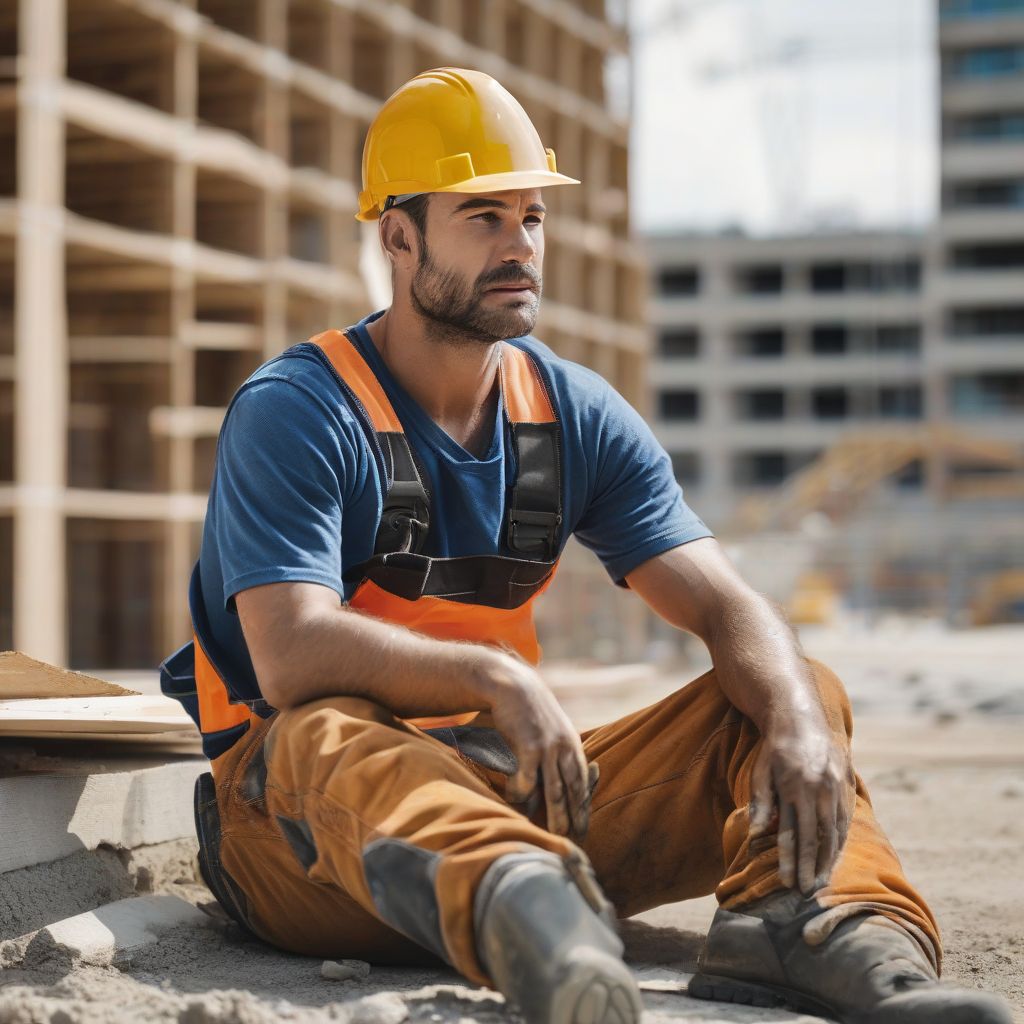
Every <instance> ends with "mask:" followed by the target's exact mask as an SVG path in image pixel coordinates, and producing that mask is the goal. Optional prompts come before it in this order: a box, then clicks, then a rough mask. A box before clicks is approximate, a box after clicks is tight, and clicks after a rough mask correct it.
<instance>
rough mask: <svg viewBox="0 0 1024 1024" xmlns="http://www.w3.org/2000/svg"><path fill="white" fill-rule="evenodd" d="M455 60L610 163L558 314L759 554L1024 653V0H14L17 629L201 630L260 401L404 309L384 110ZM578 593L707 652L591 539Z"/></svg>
mask: <svg viewBox="0 0 1024 1024" xmlns="http://www.w3.org/2000/svg"><path fill="white" fill-rule="evenodd" d="M445 64H451V65H459V66H464V67H474V68H479V69H480V70H483V71H486V72H488V73H490V74H492V75H494V76H495V77H496V78H498V79H499V80H500V81H501V82H502V83H503V84H504V85H505V86H506V87H507V88H508V89H510V90H511V92H512V93H513V94H514V95H516V97H517V98H518V99H519V100H520V102H522V104H523V105H524V107H525V108H526V109H527V111H528V112H529V114H530V116H531V117H532V119H533V121H534V124H535V125H536V126H537V128H538V130H539V132H540V134H541V136H542V138H543V139H544V141H545V144H546V145H549V146H552V147H553V148H554V149H555V151H556V152H557V154H558V162H559V168H560V169H562V170H564V171H565V172H566V173H569V174H572V175H574V176H577V177H579V178H581V179H582V180H583V186H582V187H580V188H567V189H553V190H551V192H550V193H549V194H548V195H547V196H546V197H545V201H546V202H547V203H548V205H549V207H550V208H551V214H550V216H549V218H548V220H547V225H546V235H547V246H548V248H547V257H546V263H545V298H544V302H543V304H542V319H541V322H540V324H539V325H538V329H537V332H536V333H537V334H538V336H539V337H541V338H542V339H543V340H545V341H546V342H548V343H549V344H550V345H551V346H552V347H553V348H554V349H555V350H556V351H557V352H559V353H560V354H562V355H564V356H566V357H568V358H571V359H574V360H577V361H579V362H582V363H584V364H586V365H588V366H590V367H592V368H593V369H595V370H597V371H598V372H600V373H602V374H603V375H604V376H606V377H607V378H608V379H609V380H610V381H611V382H612V383H613V384H615V386H616V387H618V388H619V390H620V391H622V392H623V393H624V394H625V395H626V396H627V397H628V398H629V400H630V401H631V402H633V403H634V405H636V406H637V407H638V408H640V409H641V410H642V411H643V412H644V413H645V415H647V417H648V419H649V420H650V422H651V423H652V424H653V426H654V428H655V430H656V432H657V433H658V435H659V437H660V438H661V440H662V442H663V444H664V445H665V447H666V449H667V450H668V452H669V453H670V455H671V456H672V460H673V464H674V466H675V470H676V474H677V477H678V479H679V481H680V483H681V484H682V486H683V488H684V492H685V495H686V498H687V500H688V502H689V503H690V504H691V505H692V506H693V507H694V508H695V509H696V510H697V511H698V513H699V514H700V515H701V516H702V517H703V518H704V519H705V521H706V522H707V523H708V524H709V526H711V528H712V529H713V530H714V531H715V533H716V535H717V536H718V537H719V538H720V539H721V540H722V542H723V543H725V544H726V545H727V548H728V550H729V551H730V553H731V554H732V555H733V557H734V558H735V559H736V561H737V562H738V563H739V565H740V568H741V570H742V571H743V573H744V574H745V575H746V576H747V578H748V579H749V580H750V581H751V582H752V583H753V584H754V586H756V587H757V588H758V589H760V590H762V591H764V592H765V593H768V594H770V595H771V596H772V597H773V598H774V599H775V600H777V601H779V602H780V603H781V604H782V605H783V606H785V607H786V609H787V610H788V613H789V614H790V617H791V618H792V619H793V621H794V622H796V623H798V624H800V625H801V627H802V629H803V628H806V629H807V630H809V631H810V633H809V634H808V635H813V636H815V637H816V638H817V639H816V642H817V643H818V645H819V646H818V648H817V649H819V650H827V649H828V645H829V643H836V644H838V643H840V642H842V643H845V644H847V646H849V645H851V644H853V645H858V644H862V643H864V642H866V641H865V640H864V638H865V637H868V636H871V637H881V638H882V640H881V641H879V642H881V643H883V644H888V645H889V649H890V650H891V649H892V647H893V641H892V637H893V636H894V635H896V634H898V635H901V636H913V637H914V638H915V639H914V641H913V642H909V641H908V642H907V643H905V644H904V646H903V647H902V648H901V650H899V651H897V652H896V654H898V655H901V656H905V657H906V658H908V659H910V660H913V658H914V657H915V656H919V655H920V654H921V652H926V651H929V650H931V651H934V650H935V649H936V647H935V645H936V644H946V645H947V646H946V647H944V648H942V649H943V650H947V649H948V650H954V649H956V650H960V651H961V652H962V654H963V656H964V657H967V654H966V653H965V652H968V651H974V650H975V649H976V646H977V644H978V643H983V644H984V646H985V649H986V650H987V651H989V652H990V653H997V652H999V651H1005V652H1007V653H1008V652H1010V651H1011V650H1012V648H1013V645H1016V648H1017V649H1018V650H1019V644H1020V640H1021V638H1024V627H1022V626H1016V627H1014V626H1013V625H1012V624H1013V623H1018V624H1019V623H1024V0H900V2H899V3H892V2H891V0H862V2H860V3H858V4H856V5H852V4H849V3H846V2H845V0H675V2H673V0H632V2H628V3H627V2H626V0H620V2H612V0H392V2H387V0H0V649H4V648H10V647H13V648H16V649H19V650H22V651H24V652H26V653H28V654H30V655H32V656H34V657H38V658H42V659H44V660H47V661H50V662H53V663H55V664H59V665H69V666H72V667H81V668H91V669H94V670H101V669H102V670H110V669H113V670H116V669H123V670H130V669H151V668H153V667H154V666H155V665H156V664H157V663H158V662H159V661H160V659H161V658H162V657H163V656H164V655H166V654H167V653H169V652H170V651H171V650H172V649H173V648H174V647H176V646H178V645H179V644H181V643H182V642H184V641H185V640H186V639H188V637H189V635H190V629H189V623H188V610H187V606H186V594H185V591H186V584H187V580H188V575H189V572H190V570H191V567H192V564H193V562H194V560H195V557H196V555H197V552H198V545H199V538H200V536H201V530H202V521H203V515H204V510H205V503H206V494H207V490H208V487H209V484H210V476H211V472H212V467H213V460H214V452H215V446H216V439H217V433H218V430H219V427H220V423H221V419H222V417H223V413H224V410H225V408H226V406H227V404H228V402H229V401H230V399H231V396H232V394H233V393H234V390H235V388H236V387H237V386H238V385H239V384H240V383H241V382H242V381H243V380H244V379H245V377H246V376H248V374H250V373H251V372H252V371H253V370H254V369H255V368H256V367H257V366H258V365H259V364H260V363H261V362H263V361H264V360H265V359H267V358H269V357H270V356H272V355H274V354H276V353H277V352H279V351H281V350H282V349H284V348H286V347H287V346H288V345H290V344H293V343H295V342H297V341H301V340H304V339H305V338H307V337H308V336H309V335H311V334H313V333H315V332H317V331H319V330H322V329H324V328H326V327H328V326H336V327H344V326H347V325H348V324H350V323H352V322H354V321H355V320H357V319H359V318H360V317H362V316H363V315H365V314H366V313H367V312H369V311H370V310H371V309H374V308H380V306H382V305H385V304H386V303H387V301H388V297H387V294H386V279H385V278H384V277H383V275H382V274H381V272H380V259H379V253H378V251H377V242H376V234H375V229H374V228H373V227H372V226H371V227H370V228H369V229H367V228H366V227H361V226H360V225H358V224H357V223H356V221H355V220H354V219H353V214H354V212H355V209H356V193H357V190H358V188H359V177H360V157H361V149H362V140H363V137H364V135H365V132H366V129H367V127H368V125H369V123H370V121H371V120H372V118H373V116H374V113H375V111H376V109H377V108H378V106H379V105H380V103H381V102H382V101H383V100H384V99H385V98H386V97H387V96H388V95H389V94H390V92H391V91H392V90H393V89H394V88H396V87H397V86H398V85H400V84H401V83H402V82H404V81H406V80H407V79H408V78H410V77H411V76H412V75H414V74H415V73H417V72H419V71H421V70H425V69H427V68H430V67H436V66H439V65H445ZM541 620H542V621H541V628H542V633H543V639H544V643H545V649H546V651H547V654H548V656H549V657H552V658H554V659H558V660H563V661H564V660H566V659H576V660H582V661H583V662H584V663H587V664H590V665H593V664H594V663H595V662H596V663H601V664H608V665H614V664H621V663H624V662H626V663H644V664H648V665H651V664H672V663H674V662H675V661H678V660H680V659H685V658H687V657H691V660H692V650H691V649H688V647H687V638H685V637H682V636H680V635H679V634H676V633H673V632H672V631H671V630H669V629H668V628H666V627H663V626H661V625H659V624H658V623H657V622H655V621H654V620H653V619H652V617H651V616H649V615H648V614H646V612H645V610H644V609H643V607H641V605H640V602H639V601H636V600H634V599H630V597H629V595H628V594H625V593H623V592H621V591H619V590H617V589H616V588H614V587H612V586H611V585H610V584H609V581H608V579H607V577H606V575H605V573H604V571H603V570H602V569H601V567H600V566H599V565H598V564H597V563H596V561H595V560H594V559H593V558H592V557H591V556H589V555H587V554H586V553H584V552H583V551H582V550H580V549H579V548H578V547H576V546H574V545H570V549H569V550H568V552H567V555H566V558H565V560H564V563H563V567H562V569H561V571H560V573H559V579H558V580H557V582H556V586H555V587H554V588H552V591H551V592H550V594H549V595H548V596H547V597H546V599H545V602H544V604H543V608H542V613H541ZM997 627H998V628H997ZM894 630H895V631H896V634H894ZM907 630H909V631H910V632H909V633H907V632H906V631H907ZM815 631H816V632H815ZM900 631H902V632H900ZM972 637H973V638H974V639H971V638H972ZM958 644H959V645H960V646H959V647H958V646H957V645H958ZM964 644H966V645H967V646H963V645H964ZM950 645H952V646H950ZM993 645H994V646H993ZM691 647H692V644H691ZM914 652H917V655H915V654H914ZM954 660H955V659H954ZM908 665H909V661H908ZM907 671H912V670H911V669H910V668H908V670H907ZM954 682H955V681H954ZM951 685H953V683H951ZM911 690H912V687H911ZM909 692H910V691H908V693H909ZM908 699H911V698H910V697H909V696H908ZM913 699H918V698H916V697H915V698H913ZM964 699H965V700H966V699H968V697H965V698H964Z"/></svg>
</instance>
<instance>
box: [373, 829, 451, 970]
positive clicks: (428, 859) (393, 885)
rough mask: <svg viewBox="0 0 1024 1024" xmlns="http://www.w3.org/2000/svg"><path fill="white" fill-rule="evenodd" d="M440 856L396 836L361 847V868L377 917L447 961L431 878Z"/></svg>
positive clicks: (432, 878)
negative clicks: (362, 848)
mask: <svg viewBox="0 0 1024 1024" xmlns="http://www.w3.org/2000/svg"><path fill="white" fill-rule="evenodd" d="M440 861H441V858H440V856H439V855H438V854H436V853H431V852H430V850H423V849H420V847H418V846H413V845H412V844H411V843H406V842H403V841H402V840H400V839H387V838H385V839H375V840H374V841H373V842H372V843H370V844H369V845H368V846H367V847H366V848H365V849H364V850H363V870H364V872H365V873H366V882H367V885H368V886H369V888H370V895H371V896H372V897H373V903H374V906H375V907H376V908H377V913H378V914H379V915H380V918H381V920H382V921H383V922H384V923H385V924H387V925H390V926H391V927H392V928H394V929H395V931H398V932H401V933H402V934H403V935H405V936H407V937H408V938H410V939H412V940H413V942H417V943H419V945H421V946H423V947H424V948H425V949H429V950H430V951H431V952H432V953H436V954H437V955H438V956H439V957H441V959H442V960H445V961H447V962H449V963H450V962H451V960H450V958H449V956H448V952H447V950H446V949H445V945H444V940H443V938H442V937H441V915H440V911H439V909H438V905H437V891H436V889H435V880H436V878H437V867H438V864H439V863H440Z"/></svg>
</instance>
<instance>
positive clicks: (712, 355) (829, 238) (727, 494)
mask: <svg viewBox="0 0 1024 1024" xmlns="http://www.w3.org/2000/svg"><path fill="white" fill-rule="evenodd" d="M937 9H938V34H937V46H938V56H939V62H938V63H939V85H940V88H939V110H938V111H937V112H936V117H937V120H938V123H939V127H940V132H939V136H940V163H939V165H940V181H939V194H940V209H939V211H938V217H937V219H936V222H935V224H934V225H933V226H932V227H931V228H930V229H929V230H928V231H927V232H925V233H924V234H923V235H921V236H917V235H913V234H905V233H894V232H887V233H877V232H876V233H859V232H858V233H821V234H814V235H808V236H806V237H790V238H746V237H742V236H728V235H723V236H714V237H697V236H685V235H682V236H675V237H672V236H663V237H658V236H655V237H652V238H650V239H649V252H650V255H651V261H652V286H651V287H652V292H653V295H654V301H653V304H652V310H653V312H652V318H651V319H652V335H653V344H654V351H655V358H654V361H653V362H652V376H651V380H652V385H653V392H654V403H655V410H654V415H655V417H656V419H655V422H656V425H657V429H658V432H659V435H660V437H661V438H662V440H663V442H664V444H665V446H666V448H667V449H668V450H669V452H670V453H671V454H672V456H673V460H674V461H675V463H676V467H677V475H678V477H679V479H680V482H681V483H682V484H683V486H684V488H685V489H686V490H687V493H688V494H690V496H691V497H692V499H693V502H694V505H695V506H696V507H697V508H699V509H701V510H702V511H703V512H704V514H705V515H706V516H707V517H708V518H709V519H710V520H712V521H713V522H716V523H718V524H725V523H727V522H728V521H729V519H730V518H731V517H732V516H733V514H734V513H735V512H736V510H737V507H738V505H739V503H740V502H741V500H742V499H743V498H744V497H745V496H746V495H749V494H751V493H757V492H758V491H761V490H766V489H769V488H772V487H775V486H777V485H778V484H780V483H781V482H782V481H783V480H785V479H786V478H787V477H788V476H790V475H791V474H792V473H794V472H795V471H796V470H798V469H800V468H802V467H803V466H805V465H807V464H808V463H810V462H812V461H813V460H814V459H815V458H816V457H817V456H818V455H820V454H821V453H822V452H823V451H825V450H826V449H828V448H829V447H830V446H831V445H832V444H834V443H835V442H836V441H837V440H838V439H839V438H840V437H841V436H843V435H844V434H847V433H848V432H849V431H850V429H851V428H853V427H856V428H858V429H861V430H863V429H864V428H866V427H867V428H875V427H877V428H879V429H881V430H883V431H884V430H886V429H888V428H891V427H892V426H894V425H896V424H898V423H904V424H906V423H913V422H915V421H916V422H919V423H924V424H933V425H949V426H951V427H953V428H954V429H961V430H964V431H967V432H971V433H973V434H975V435H977V436H978V437H979V438H984V439H989V440H992V441H995V442H1000V441H1001V442H1008V443H1010V444H1011V445H1016V446H1018V447H1019V446H1021V445H1024V0H937ZM991 469H992V467H991V466H988V467H979V465H978V464H976V463H973V462H972V461H971V460H970V459H965V460H960V459H957V458H956V457H955V456H950V455H948V454H947V455H935V456H933V457H931V458H929V459H928V460H927V462H926V464H924V465H921V466H919V467H914V468H913V469H912V470H911V471H909V472H907V473H906V474H904V476H903V477H902V479H901V480H900V483H901V484H902V485H903V486H904V487H906V488H907V489H908V490H910V491H912V490H913V489H914V488H915V487H916V486H918V485H920V484H921V483H924V484H925V485H926V486H927V487H928V488H929V489H930V490H931V491H932V492H933V493H935V494H939V493H945V492H948V490H949V488H950V486H952V487H954V488H955V487H957V486H958V485H960V484H965V485H969V484H970V482H971V480H972V478H973V477H975V476H977V475H978V474H979V472H980V473H983V474H987V473H989V472H990V471H991Z"/></svg>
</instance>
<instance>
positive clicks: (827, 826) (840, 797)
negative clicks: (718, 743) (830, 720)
mask: <svg viewBox="0 0 1024 1024" xmlns="http://www.w3.org/2000/svg"><path fill="white" fill-rule="evenodd" d="M854 800H855V789H854V774H853V764H852V762H851V759H850V753H849V750H848V749H847V747H846V746H845V744H843V743H842V742H841V741H840V739H839V737H837V736H836V735H835V734H833V733H832V732H831V731H830V730H829V729H828V728H827V726H825V725H824V723H822V725H821V726H817V725H808V724H804V723H797V724H786V725H781V726H780V725H776V726H773V727H769V728H768V729H767V730H766V731H765V732H764V733H763V736H762V746H761V751H760V754H759V755H758V759H757V762H756V764H755V765H754V773H753V779H752V782H751V801H750V835H751V837H756V836H759V835H764V834H765V833H766V832H768V831H770V830H771V828H772V825H773V824H774V819H775V817H776V815H777V816H778V840H777V841H778V848H779V876H780V878H781V879H782V884H783V885H786V886H789V887H790V888H792V887H794V886H796V885H798V884H799V888H800V891H801V892H802V893H803V894H804V895H805V896H809V895H811V893H813V892H815V890H817V889H819V888H821V887H822V886H824V885H826V884H828V879H829V877H830V875H831V874H832V869H833V868H834V867H835V863H836V860H837V859H838V857H839V854H840V852H841V850H842V848H843V844H844V843H845V841H846V833H847V831H848V830H849V827H850V819H851V818H852V816H853V806H854Z"/></svg>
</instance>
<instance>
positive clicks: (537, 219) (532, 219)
mask: <svg viewBox="0 0 1024 1024" xmlns="http://www.w3.org/2000/svg"><path fill="white" fill-rule="evenodd" d="M525 223H527V224H543V223H544V221H542V220H541V219H540V217H527V218H526V221H525Z"/></svg>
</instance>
